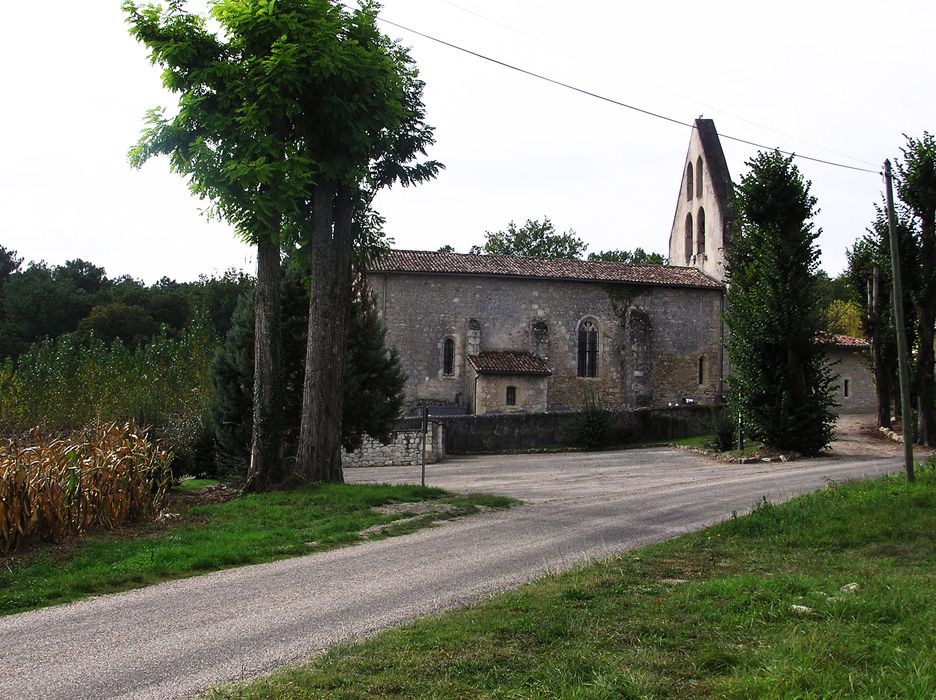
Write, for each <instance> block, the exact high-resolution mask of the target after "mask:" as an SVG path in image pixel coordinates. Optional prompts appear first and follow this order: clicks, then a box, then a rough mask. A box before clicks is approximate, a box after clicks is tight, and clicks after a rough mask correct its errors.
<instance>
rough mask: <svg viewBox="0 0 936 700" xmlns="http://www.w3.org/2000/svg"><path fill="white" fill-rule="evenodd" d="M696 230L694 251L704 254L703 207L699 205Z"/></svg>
mask: <svg viewBox="0 0 936 700" xmlns="http://www.w3.org/2000/svg"><path fill="white" fill-rule="evenodd" d="M697 223H698V227H699V229H698V231H697V233H696V253H697V254H698V255H705V209H703V208H702V207H699V218H698V222H697Z"/></svg>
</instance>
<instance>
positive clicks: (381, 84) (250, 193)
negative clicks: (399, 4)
mask: <svg viewBox="0 0 936 700" xmlns="http://www.w3.org/2000/svg"><path fill="white" fill-rule="evenodd" d="M183 5H184V2H182V1H181V0H179V1H177V2H173V3H171V4H170V6H169V8H168V10H165V11H164V10H162V9H160V8H158V7H152V6H148V7H146V8H142V9H141V8H139V7H138V6H137V5H136V4H135V3H133V2H131V1H130V0H126V2H125V3H124V8H125V10H126V11H127V14H128V17H129V21H130V24H131V31H132V32H133V33H134V35H135V36H137V38H139V39H140V40H141V41H143V42H144V43H145V44H146V45H147V46H148V47H149V48H150V51H151V55H152V58H153V61H154V62H156V63H159V64H160V65H162V66H163V67H164V69H165V72H164V83H165V84H166V86H167V87H168V88H170V89H172V90H174V91H176V92H178V93H180V110H179V112H178V114H177V115H176V116H175V117H173V118H172V119H167V118H166V117H165V115H164V114H163V113H161V112H153V113H151V115H150V122H151V123H150V128H149V130H148V131H147V132H146V133H145V134H144V136H143V138H142V139H141V142H140V146H139V147H138V149H136V151H135V153H134V160H135V161H136V162H138V163H139V162H142V161H143V160H145V159H146V158H148V157H149V156H151V155H156V154H160V153H166V154H170V155H171V156H172V164H173V167H174V169H176V170H177V171H178V172H180V173H182V174H184V175H186V176H188V177H189V182H190V185H191V187H192V189H193V191H195V192H196V193H197V194H199V195H200V196H202V197H208V198H209V199H211V200H212V202H213V205H214V209H213V210H214V212H215V213H217V214H219V215H221V216H223V217H224V218H225V219H227V220H229V221H231V222H233V223H234V224H235V226H236V228H237V230H238V232H239V233H240V234H241V235H242V236H243V237H244V238H245V239H247V240H249V241H251V242H253V243H255V244H256V245H257V246H258V268H257V293H256V302H255V303H256V314H255V322H256V325H257V328H256V332H255V342H256V344H257V346H256V352H255V362H256V372H255V386H254V392H255V397H254V407H255V411H254V429H253V449H252V457H251V476H250V478H249V479H248V485H249V486H251V487H252V488H266V487H268V486H270V485H272V484H275V483H276V481H277V480H279V479H280V478H281V477H282V460H281V453H280V452H279V448H280V443H281V441H280V440H279V439H278V430H279V428H280V426H281V425H282V421H281V420H280V418H279V416H278V414H277V411H278V410H279V406H280V405H281V402H280V400H279V397H278V394H279V393H280V392H281V391H282V389H281V387H282V371H281V363H280V360H279V356H278V353H279V347H280V341H279V319H278V317H277V315H276V314H277V309H278V308H279V305H278V304H277V303H276V299H277V298H278V293H279V290H278V287H279V281H280V276H281V269H280V250H281V248H282V246H283V245H284V244H285V243H287V242H291V241H294V240H298V241H300V242H301V244H302V245H303V247H304V248H305V249H306V251H307V254H308V256H309V260H310V261H311V266H310V272H311V279H312V285H313V287H312V293H311V296H310V315H309V328H310V332H309V334H308V349H307V353H306V354H307V362H306V377H305V380H304V384H303V396H304V402H303V410H302V421H301V431H300V439H299V442H298V449H297V458H296V464H295V469H296V471H297V472H298V474H299V475H300V477H301V478H303V479H307V480H317V481H332V480H341V467H340V457H339V451H338V444H339V442H338V436H339V433H340V420H341V414H342V412H341V402H342V393H341V378H342V364H343V362H344V358H345V354H346V353H345V343H346V339H347V324H348V322H349V319H350V299H351V273H350V261H351V248H352V243H353V239H354V229H353V227H352V223H353V220H354V217H355V215H356V213H357V214H361V215H362V214H363V213H364V212H366V211H367V210H368V209H369V207H368V206H367V205H368V204H369V201H370V199H371V198H372V196H373V192H375V191H376V190H377V189H378V188H379V187H382V186H387V185H389V184H391V183H394V182H399V183H402V184H403V185H408V184H413V183H416V182H420V181H422V180H424V179H427V178H429V177H432V176H434V174H435V173H436V172H437V170H438V168H439V167H440V166H439V165H438V164H437V163H434V162H432V161H429V162H425V163H418V164H415V165H412V164H411V161H412V160H413V159H414V158H415V157H416V156H417V155H418V154H421V153H424V150H425V148H426V147H427V146H428V145H429V144H431V143H432V129H431V128H430V127H428V126H427V125H426V124H425V123H424V121H423V119H424V107H423V105H422V101H421V94H422V83H421V82H420V81H419V80H418V79H417V74H416V71H415V68H414V67H413V66H412V61H411V60H410V58H409V55H408V53H407V51H406V50H405V49H403V48H402V47H400V46H398V45H396V44H394V43H392V42H391V41H390V40H389V39H387V38H386V37H384V36H383V35H381V34H380V32H379V31H378V30H377V28H376V14H377V9H378V6H377V5H376V4H374V3H369V2H366V3H364V4H362V5H361V7H360V8H359V9H358V10H355V11H351V12H348V11H344V10H343V9H342V8H341V7H340V6H339V5H337V4H334V3H332V2H330V1H329V0H278V1H277V2H276V3H271V2H267V1H266V0H243V1H242V0H219V1H218V2H215V3H213V4H212V9H211V12H212V16H213V18H214V20H215V21H216V22H217V23H218V24H219V25H220V27H221V30H222V33H223V36H224V39H223V40H222V39H219V38H218V36H217V35H215V34H213V33H211V32H210V31H208V30H207V29H206V23H205V21H204V19H202V18H200V17H197V16H195V15H190V14H187V13H185V12H184V10H183Z"/></svg>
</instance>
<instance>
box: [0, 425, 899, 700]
mask: <svg viewBox="0 0 936 700" xmlns="http://www.w3.org/2000/svg"><path fill="white" fill-rule="evenodd" d="M901 464H902V463H901V460H900V457H899V451H898V450H895V449H890V448H885V449H883V450H882V449H880V448H876V449H873V450H869V449H866V448H865V446H863V445H862V444H861V443H860V442H856V443H854V444H852V445H851V446H850V447H847V448H846V449H843V450H840V451H839V452H838V454H837V455H836V456H834V457H833V458H826V459H821V460H803V461H795V462H788V463H772V464H753V465H725V464H719V463H715V462H712V461H709V460H708V459H706V458H703V457H700V456H698V455H695V454H692V453H689V452H684V451H679V450H673V449H665V448H660V449H647V450H629V451H624V452H604V453H579V454H549V455H512V456H500V457H474V458H466V459H459V460H457V461H455V460H452V461H449V462H445V463H443V464H441V465H430V466H429V467H428V474H429V483H430V484H431V485H438V486H442V487H445V488H450V489H454V490H460V491H468V490H474V491H488V492H496V493H504V494H509V495H513V496H516V497H519V498H521V499H523V500H524V501H525V502H526V504H525V505H523V506H520V507H517V508H514V509H511V510H509V511H506V512H496V513H487V514H483V515H479V516H473V517H470V518H465V519H462V520H458V521H451V522H448V523H445V524H443V525H440V526H438V527H434V528H430V529H427V530H422V531H420V532H417V533H415V534H412V535H407V536H405V537H398V538H392V539H386V540H381V541H375V542H369V543H365V544H362V545H358V546H354V547H348V548H345V549H341V550H336V551H332V552H327V553H322V554H315V555H311V556H307V557H301V558H296V559H290V560H286V561H281V562H275V563H271V564H263V565H258V566H249V567H243V568H240V569H233V570H229V571H223V572H218V573H214V574H208V575H205V576H199V577H196V578H190V579H185V580H182V581H175V582H172V583H167V584H161V585H158V586H152V587H149V588H145V589H141V590H137V591H130V592H128V593H122V594H116V595H108V596H101V597H98V598H94V599H91V600H86V601H83V602H79V603H75V604H71V605H64V606H59V607H55V608H48V609H45V610H38V611H35V612H29V613H23V614H20V615H13V616H8V617H2V618H0V639H2V643H0V698H8V699H10V700H13V699H16V698H43V699H47V698H95V699H97V698H184V697H189V696H191V695H193V694H196V693H197V692H199V691H201V690H204V689H205V688H207V687H208V686H210V685H212V684H214V683H217V682H219V681H228V680H234V679H239V678H246V677H250V676H254V675H258V674H261V673H264V672H266V671H269V670H271V669H273V668H275V667H276V666H279V665H281V664H284V663H287V662H291V661H297V660H300V659H303V658H305V657H308V656H310V655H312V654H315V653H316V652H318V651H320V650H322V649H325V648H327V647H329V646H331V645H333V644H335V643H336V642H339V641H342V640H346V639H349V638H352V637H359V636H363V635H367V634H371V633H373V632H376V631H378V630H380V629H383V628H386V627H389V626H393V625H398V624H400V623H403V622H405V621H407V620H410V619H412V618H414V617H417V616H420V615H426V614H428V613H433V612H438V611H441V610H445V609H449V608H454V607H458V606H463V605H466V604H469V603H471V602H473V601H477V600H479V599H482V598H484V597H486V596H489V595H491V594H494V593H497V592H499V591H502V590H504V589H507V588H510V587H513V586H516V585H518V584H520V583H522V582H524V581H528V580H530V579H533V578H536V577H537V576H540V575H542V574H544V573H546V572H549V571H555V570H559V569H563V568H567V567H569V566H572V565H574V564H576V563H579V562H582V561H584V560H588V559H595V558H598V557H602V556H604V555H608V554H612V553H615V552H620V551H622V550H626V549H629V548H633V547H637V546H640V545H643V544H646V543H650V542H657V541H661V540H664V539H667V538H670V537H673V536H675V535H678V534H680V533H682V532H685V531H688V530H693V529H698V528H700V527H702V526H705V525H708V524H711V523H713V522H716V521H718V520H722V519H724V518H726V517H728V516H730V515H731V513H732V511H738V512H745V511H747V510H749V509H750V508H751V507H752V506H753V505H754V504H755V503H756V502H757V501H759V500H760V499H761V497H763V496H766V497H767V498H768V499H770V500H772V501H775V502H779V501H783V500H786V499H788V498H790V497H792V496H794V495H797V494H800V493H804V492H807V491H810V490H814V489H816V488H819V487H821V486H823V485H824V484H825V483H827V481H828V480H830V479H831V480H845V479H851V478H859V477H864V476H871V475H877V474H882V473H886V472H894V471H898V470H899V469H900V468H901ZM346 477H347V478H348V480H349V481H373V480H376V481H395V480H411V481H412V480H416V481H418V479H419V471H418V468H407V469H405V470H404V469H397V468H383V469H379V470H378V469H357V470H348V471H347V472H346Z"/></svg>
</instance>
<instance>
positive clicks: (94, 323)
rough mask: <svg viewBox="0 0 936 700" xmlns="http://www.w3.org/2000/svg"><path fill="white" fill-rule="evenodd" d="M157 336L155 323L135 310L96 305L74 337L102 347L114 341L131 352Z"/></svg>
mask: <svg viewBox="0 0 936 700" xmlns="http://www.w3.org/2000/svg"><path fill="white" fill-rule="evenodd" d="M157 333H159V323H157V322H156V321H155V320H154V319H153V317H152V316H150V315H149V314H148V313H146V311H145V310H144V309H143V308H141V307H139V306H128V305H127V304H121V303H113V304H98V305H97V306H95V307H94V308H93V309H91V313H89V314H88V315H87V316H85V317H84V318H83V319H82V320H81V323H79V324H78V334H79V335H80V336H81V337H83V338H85V339H88V338H90V337H92V336H93V337H95V338H97V339H98V340H100V341H101V342H103V343H104V344H105V345H108V346H109V345H110V344H111V343H113V342H114V341H115V340H116V339H117V338H120V339H121V340H123V342H124V344H125V345H126V346H127V347H128V348H131V349H132V348H135V347H136V346H137V345H138V344H140V343H141V342H144V341H146V340H149V339H150V338H152V337H153V336H155V335H156V334H157Z"/></svg>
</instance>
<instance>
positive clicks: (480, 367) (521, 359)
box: [468, 351, 552, 377]
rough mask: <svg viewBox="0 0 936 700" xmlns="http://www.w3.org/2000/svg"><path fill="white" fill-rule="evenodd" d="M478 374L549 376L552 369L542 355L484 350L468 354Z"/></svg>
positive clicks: (469, 362) (469, 360) (470, 362)
mask: <svg viewBox="0 0 936 700" xmlns="http://www.w3.org/2000/svg"><path fill="white" fill-rule="evenodd" d="M468 364H470V365H471V366H472V367H474V369H475V371H476V372H477V373H478V374H532V375H537V376H542V377H548V376H549V375H550V374H552V371H551V370H550V369H549V367H548V366H547V365H546V361H545V360H544V359H543V358H542V357H538V356H536V355H532V354H530V353H528V352H514V351H504V352H482V353H479V354H477V355H469V356H468Z"/></svg>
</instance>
